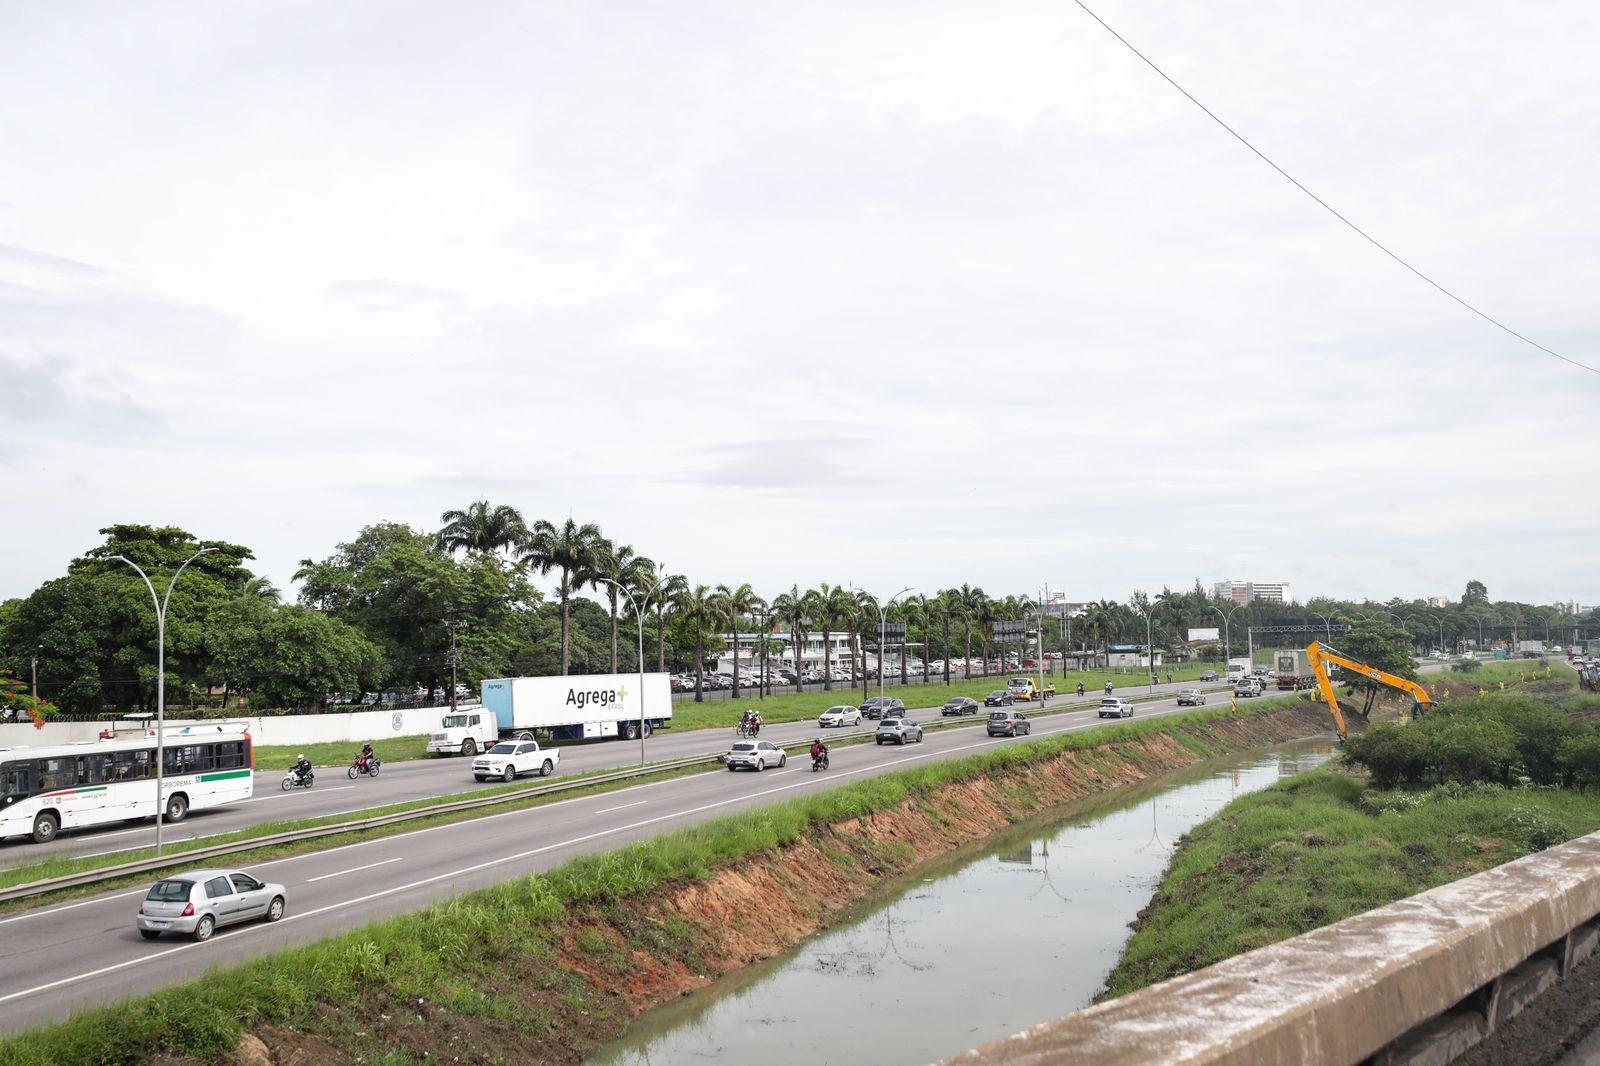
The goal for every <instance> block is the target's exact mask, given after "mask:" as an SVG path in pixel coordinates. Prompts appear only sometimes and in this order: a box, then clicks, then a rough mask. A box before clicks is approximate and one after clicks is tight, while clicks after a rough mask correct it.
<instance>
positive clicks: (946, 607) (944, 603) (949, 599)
mask: <svg viewBox="0 0 1600 1066" xmlns="http://www.w3.org/2000/svg"><path fill="white" fill-rule="evenodd" d="M959 595H960V593H958V592H956V590H955V589H945V590H943V591H942V592H940V593H939V595H937V596H935V597H933V599H931V600H929V601H928V611H929V614H930V615H931V616H932V617H933V618H937V619H938V620H939V650H940V652H941V655H940V658H941V659H943V660H944V683H945V684H946V685H948V684H949V683H950V619H951V617H952V616H954V615H955V614H956V611H957V606H956V602H955V600H956V597H957V596H959Z"/></svg>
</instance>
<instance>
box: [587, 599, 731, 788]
mask: <svg viewBox="0 0 1600 1066" xmlns="http://www.w3.org/2000/svg"><path fill="white" fill-rule="evenodd" d="M599 580H601V581H604V582H605V583H606V584H608V585H610V586H611V587H612V588H615V589H616V590H617V591H619V592H621V593H622V594H623V595H624V596H626V597H628V603H629V604H630V605H631V606H632V607H633V617H634V620H635V621H636V622H637V623H638V631H637V633H636V634H635V635H636V636H637V637H638V638H639V765H640V766H643V765H644V608H643V607H642V606H640V604H639V601H638V600H636V599H634V598H633V593H632V592H631V591H629V590H628V589H626V588H624V587H623V586H622V585H619V584H618V583H617V582H615V581H613V580H611V579H610V578H609V577H602V578H600V579H599ZM738 629H739V627H738V624H737V622H735V624H734V634H733V639H734V646H735V647H737V646H738V640H739V633H738Z"/></svg>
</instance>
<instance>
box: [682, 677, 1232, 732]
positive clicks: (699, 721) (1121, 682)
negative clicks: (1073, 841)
mask: <svg viewBox="0 0 1600 1066" xmlns="http://www.w3.org/2000/svg"><path fill="white" fill-rule="evenodd" d="M1207 670H1218V671H1220V670H1221V667H1220V666H1218V665H1217V664H1215V663H1180V664H1178V665H1175V666H1173V667H1171V673H1172V680H1173V681H1174V682H1178V681H1196V680H1198V679H1199V677H1200V675H1201V674H1203V673H1205V672H1206V671H1207ZM1167 673H1168V668H1166V667H1163V668H1162V669H1161V680H1162V681H1163V682H1165V681H1166V679H1167ZM1023 676H1029V677H1032V678H1033V679H1034V683H1035V684H1037V683H1038V679H1039V675H1038V673H1037V672H1035V673H1033V674H1028V673H1027V671H1016V672H1014V673H1007V674H990V675H989V676H988V677H974V678H971V679H970V680H967V681H962V680H960V679H959V678H957V677H956V675H954V674H952V675H951V681H950V684H949V685H946V684H945V683H944V681H943V675H936V676H935V678H934V680H933V683H932V684H926V685H925V684H923V683H922V682H921V681H920V680H918V679H916V678H912V679H911V683H910V684H908V685H885V686H884V688H883V694H884V695H885V696H888V697H892V698H895V699H900V700H904V701H905V705H906V706H907V707H934V706H937V705H939V704H941V703H943V702H944V701H945V700H948V699H951V698H953V697H955V696H971V697H972V698H973V699H976V700H979V701H982V699H983V697H985V696H987V695H988V694H989V693H991V692H993V691H994V690H995V689H1001V688H1005V687H1006V682H1007V681H1008V680H1010V679H1011V678H1012V677H1023ZM1144 677H1145V674H1144V673H1143V671H1140V670H1127V671H1117V670H1087V671H1083V672H1079V673H1070V674H1066V675H1061V674H1056V675H1055V676H1053V677H1052V676H1050V675H1048V674H1047V675H1045V681H1046V683H1049V682H1052V681H1053V682H1055V686H1056V691H1057V693H1058V694H1060V695H1068V694H1073V695H1076V693H1077V685H1078V682H1079V681H1082V682H1083V687H1084V694H1085V695H1090V694H1093V693H1096V692H1099V691H1100V690H1101V689H1102V688H1104V687H1105V683H1106V682H1107V681H1110V682H1111V683H1112V684H1113V685H1114V686H1115V687H1116V691H1117V692H1119V693H1121V694H1123V695H1133V696H1137V695H1139V694H1140V693H1142V692H1144V691H1145V686H1144V685H1143V684H1141V681H1142V679H1143V678H1144ZM868 691H869V693H870V694H871V695H873V696H876V695H877V694H878V684H877V682H876V681H874V682H870V683H869V685H868ZM861 702H862V696H861V686H860V685H859V684H857V685H855V686H853V687H852V686H848V685H836V687H835V689H834V691H833V692H799V693H797V692H792V691H791V692H782V690H779V693H778V694H775V695H771V696H768V697H766V698H765V699H760V698H758V697H757V696H756V695H755V694H754V692H746V691H743V690H741V691H740V693H739V699H738V700H737V701H735V700H731V699H708V700H707V701H706V702H705V703H695V702H693V701H692V700H686V701H683V702H680V703H674V704H673V705H672V728H673V729H674V730H678V731H684V730H689V729H717V728H722V729H732V728H733V727H734V726H736V725H738V724H739V716H740V715H742V714H743V713H744V711H745V708H746V707H754V708H756V709H757V710H759V711H760V712H761V717H762V719H763V720H764V721H766V722H767V723H768V724H769V725H774V724H777V723H780V722H803V721H805V720H806V719H808V718H815V717H817V716H818V715H820V714H821V713H822V712H823V711H825V710H827V709H828V708H829V707H833V706H836V705H838V704H849V705H851V706H859V705H860V704H861ZM1046 706H1048V704H1047V705H1046Z"/></svg>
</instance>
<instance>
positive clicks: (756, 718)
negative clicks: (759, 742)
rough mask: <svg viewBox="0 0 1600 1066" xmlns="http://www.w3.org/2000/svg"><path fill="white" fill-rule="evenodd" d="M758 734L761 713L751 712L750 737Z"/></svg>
mask: <svg viewBox="0 0 1600 1066" xmlns="http://www.w3.org/2000/svg"><path fill="white" fill-rule="evenodd" d="M759 732H761V712H760V711H751V712H750V735H751V736H755V735H756V734H757V733H759Z"/></svg>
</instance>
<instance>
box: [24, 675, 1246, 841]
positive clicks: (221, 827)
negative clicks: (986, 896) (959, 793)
mask: <svg viewBox="0 0 1600 1066" xmlns="http://www.w3.org/2000/svg"><path fill="white" fill-rule="evenodd" d="M1191 687H1199V688H1203V689H1206V690H1207V691H1216V690H1225V689H1226V686H1225V685H1219V684H1216V683H1211V684H1202V683H1200V682H1179V683H1174V684H1171V685H1157V686H1156V687H1155V689H1154V691H1155V692H1157V693H1161V692H1176V691H1177V690H1178V689H1182V688H1191ZM1150 691H1152V690H1151V689H1150V688H1149V687H1148V686H1143V685H1140V686H1125V687H1119V688H1118V689H1117V694H1118V695H1126V696H1129V697H1132V698H1139V697H1141V696H1144V695H1146V694H1147V693H1149V692H1150ZM839 695H840V702H841V703H848V702H850V701H851V700H854V699H856V696H857V695H858V694H854V693H850V692H842V693H840V694H839ZM1102 695H1103V694H1102V693H1101V692H1099V691H1095V692H1092V693H1088V694H1086V695H1085V696H1084V698H1083V699H1082V700H1079V699H1078V698H1077V697H1075V696H1073V697H1058V698H1056V699H1053V700H1051V701H1050V702H1049V703H1047V704H1045V705H1044V709H1045V710H1047V711H1054V710H1056V709H1058V708H1062V707H1083V706H1089V705H1091V704H1097V703H1099V701H1100V698H1101V696H1102ZM900 698H902V699H904V700H906V702H907V705H908V706H910V705H911V704H913V703H914V702H916V701H917V700H918V699H919V698H920V699H922V700H927V699H938V700H939V701H940V703H942V702H943V701H944V699H945V698H946V697H945V696H944V689H943V686H938V685H934V686H930V687H929V690H928V691H926V692H922V691H915V690H913V691H905V692H903V693H902V695H901V696H900ZM1026 707H1027V705H1026V704H1019V705H1018V708H1019V709H1022V710H1026ZM912 713H913V716H914V717H918V716H919V717H921V718H923V719H924V720H926V719H929V718H934V717H937V716H938V709H937V705H935V706H934V707H928V708H913V712H912ZM870 724H871V723H864V725H863V727H865V726H867V725H870ZM852 731H854V727H850V728H849V729H846V730H844V732H852ZM819 732H821V731H820V730H819V729H818V728H817V724H816V720H815V719H810V720H807V721H803V722H790V723H787V724H784V725H772V726H768V727H766V728H765V729H764V730H762V734H761V735H762V739H764V740H771V741H772V742H773V743H776V744H792V743H798V742H803V741H807V740H809V739H810V738H811V737H814V736H817V735H818V734H819ZM734 739H735V737H734V735H733V730H732V729H696V730H689V731H685V732H681V733H680V732H673V731H670V730H669V731H666V732H662V733H658V734H656V735H655V736H652V737H650V738H649V739H647V740H646V741H645V755H646V758H647V759H648V760H649V761H651V762H657V761H665V760H670V759H681V758H686V757H688V756H691V755H706V754H710V753H712V752H717V751H726V750H727V749H728V745H729V744H730V743H732V742H733V740H734ZM558 746H559V747H560V749H561V767H560V769H559V770H558V771H557V776H570V775H572V774H575V773H583V772H585V771H589V770H601V769H608V770H609V769H619V768H623V767H629V766H638V765H639V743H638V742H637V741H634V742H631V743H630V742H628V741H623V740H601V741H589V742H585V743H576V744H561V745H558ZM359 747H360V746H359V745H358V744H352V745H351V746H350V754H351V755H352V756H354V755H355V753H356V751H357V750H359ZM347 766H348V764H342V765H339V766H327V767H321V766H319V767H318V768H317V779H316V784H315V785H314V786H312V788H311V789H310V790H306V789H295V790H294V791H292V792H284V791H283V790H282V789H281V788H280V787H279V782H281V781H282V780H283V772H282V771H273V772H270V773H258V774H257V775H256V779H255V794H254V796H252V797H251V798H250V799H248V800H243V801H241V802H239V803H235V804H230V805H228V806H226V807H218V808H213V809H212V810H208V811H194V812H191V813H190V815H189V817H188V818H187V819H185V820H184V821H183V822H181V823H179V824H178V825H169V826H167V827H166V828H165V829H164V830H163V833H162V837H163V840H164V841H165V842H166V843H173V842H179V841H185V840H193V839H195V838H197V837H206V836H216V835H219V834H222V833H231V832H234V831H235V830H239V829H245V828H248V827H250V826H254V825H260V824H262V823H265V822H279V821H285V820H291V819H300V818H318V817H322V816H324V815H332V814H354V813H356V812H358V811H363V810H370V809H372V808H374V807H383V806H387V805H389V804H393V803H405V802H408V801H410V800H417V799H426V798H433V797H439V796H451V795H459V794H461V793H464V792H471V791H473V790H474V789H478V788H486V787H490V786H493V785H497V784H500V783H501V782H499V781H498V780H496V781H491V782H488V783H487V784H480V783H478V782H476V781H474V780H473V779H472V769H471V764H470V760H467V759H463V758H460V757H459V756H456V757H447V758H442V759H422V760H417V761H414V762H393V763H387V764H385V765H384V767H383V771H382V772H381V773H380V774H379V775H378V776H377V777H376V778H371V777H361V778H357V779H356V780H354V781H352V780H350V779H349V777H348V776H347V774H346V767H347ZM153 791H154V787H153V786H152V792H153ZM154 844H155V823H154V821H151V822H149V823H147V824H145V825H140V826H135V827H129V826H127V825H125V824H124V823H122V822H115V823H112V824H110V825H106V826H100V827H95V828H90V829H76V830H66V831H63V832H62V833H61V834H60V835H59V836H58V837H56V839H55V840H53V841H51V842H50V843H48V844H35V843H33V842H32V841H31V840H29V839H28V838H27V837H10V838H8V839H6V840H5V841H4V842H0V869H6V868H9V867H14V866H22V865H25V864H28V863H34V862H40V861H42V860H44V859H47V858H55V857H64V856H85V857H87V856H97V855H110V854H116V853H117V852H122V851H135V850H138V849H140V848H148V847H152V846H154Z"/></svg>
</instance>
